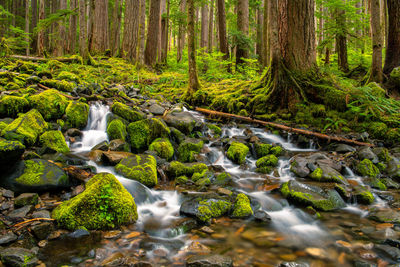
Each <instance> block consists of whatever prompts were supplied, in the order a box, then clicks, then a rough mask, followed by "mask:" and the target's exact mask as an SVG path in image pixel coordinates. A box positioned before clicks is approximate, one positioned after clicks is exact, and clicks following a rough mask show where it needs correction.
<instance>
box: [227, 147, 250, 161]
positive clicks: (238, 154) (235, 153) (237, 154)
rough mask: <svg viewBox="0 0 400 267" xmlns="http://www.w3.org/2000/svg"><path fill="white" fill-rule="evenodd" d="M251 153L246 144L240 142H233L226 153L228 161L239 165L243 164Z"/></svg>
mask: <svg viewBox="0 0 400 267" xmlns="http://www.w3.org/2000/svg"><path fill="white" fill-rule="evenodd" d="M248 153H249V148H248V146H246V145H245V144H242V143H239V142H232V144H231V145H230V146H229V149H228V152H227V153H226V155H227V157H228V159H230V160H232V161H233V162H235V163H237V164H243V163H245V161H246V156H247V154H248Z"/></svg>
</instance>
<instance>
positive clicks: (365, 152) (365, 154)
mask: <svg viewBox="0 0 400 267" xmlns="http://www.w3.org/2000/svg"><path fill="white" fill-rule="evenodd" d="M358 157H359V158H360V160H364V159H368V160H370V161H372V163H375V164H376V163H378V162H379V159H378V156H377V155H375V153H374V152H372V150H371V148H370V147H363V148H361V150H360V151H359V152H358Z"/></svg>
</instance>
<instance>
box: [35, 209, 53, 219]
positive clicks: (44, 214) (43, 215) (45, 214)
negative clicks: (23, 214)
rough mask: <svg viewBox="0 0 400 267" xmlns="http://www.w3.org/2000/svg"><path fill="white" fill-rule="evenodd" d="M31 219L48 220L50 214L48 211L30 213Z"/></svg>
mask: <svg viewBox="0 0 400 267" xmlns="http://www.w3.org/2000/svg"><path fill="white" fill-rule="evenodd" d="M32 218H48V219H50V218H51V216H50V212H49V211H48V210H40V211H35V212H34V213H32Z"/></svg>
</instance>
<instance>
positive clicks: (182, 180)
mask: <svg viewBox="0 0 400 267" xmlns="http://www.w3.org/2000/svg"><path fill="white" fill-rule="evenodd" d="M188 180H189V178H187V176H185V175H182V176H179V177H177V178H176V179H175V183H177V184H186V183H187V181H188Z"/></svg>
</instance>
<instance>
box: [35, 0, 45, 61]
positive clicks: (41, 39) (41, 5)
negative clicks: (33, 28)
mask: <svg viewBox="0 0 400 267" xmlns="http://www.w3.org/2000/svg"><path fill="white" fill-rule="evenodd" d="M44 18H45V17H44V0H39V21H40V20H43V19H44ZM37 44H38V48H37V51H38V55H39V56H43V52H44V32H43V29H42V30H40V31H39V32H38V41H37Z"/></svg>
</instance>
